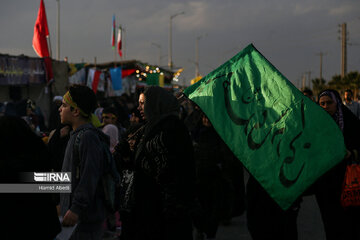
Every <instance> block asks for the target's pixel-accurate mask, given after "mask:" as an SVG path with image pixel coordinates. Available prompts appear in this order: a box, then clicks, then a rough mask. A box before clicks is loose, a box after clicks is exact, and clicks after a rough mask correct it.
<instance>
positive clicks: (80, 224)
mask: <svg viewBox="0 0 360 240" xmlns="http://www.w3.org/2000/svg"><path fill="white" fill-rule="evenodd" d="M95 107H96V97H95V94H94V92H93V91H92V90H91V89H90V88H88V87H86V86H79V85H75V86H72V87H70V89H69V91H68V92H67V93H66V94H65V95H64V97H63V102H62V105H61V107H60V109H59V111H60V118H61V123H62V124H69V125H71V127H72V130H73V131H72V132H71V133H70V139H69V141H68V144H67V147H66V150H65V157H64V162H63V165H62V172H71V193H61V194H60V212H61V216H63V221H62V225H63V226H74V225H75V224H77V226H76V228H75V231H74V232H73V234H72V236H71V239H72V240H74V239H101V238H102V225H103V222H104V220H105V202H104V193H103V189H102V182H101V176H102V175H103V174H104V168H105V164H106V162H105V159H104V156H105V155H104V152H103V149H102V148H101V142H100V141H101V140H100V136H101V134H102V132H101V131H100V130H98V129H96V127H98V126H99V125H100V122H99V121H98V119H97V117H96V116H95V115H94V114H92V112H93V111H94V110H95ZM96 120H97V121H96ZM80 132H82V136H81V138H79V142H78V145H76V141H77V140H78V138H77V136H78V134H79V133H80ZM75 146H77V147H78V148H77V149H75V150H74V148H75Z"/></svg>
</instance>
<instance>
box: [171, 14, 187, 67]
mask: <svg viewBox="0 0 360 240" xmlns="http://www.w3.org/2000/svg"><path fill="white" fill-rule="evenodd" d="M180 14H185V12H181V13H176V14H174V15H171V16H170V22H169V61H168V65H169V68H170V71H171V70H172V68H173V62H172V19H173V18H175V17H176V16H178V15H180Z"/></svg>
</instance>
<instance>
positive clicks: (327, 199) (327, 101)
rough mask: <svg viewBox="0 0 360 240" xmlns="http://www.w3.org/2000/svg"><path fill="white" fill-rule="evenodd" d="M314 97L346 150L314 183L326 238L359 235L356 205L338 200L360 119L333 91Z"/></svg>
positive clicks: (359, 144) (356, 146) (354, 156)
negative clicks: (349, 205) (336, 127)
mask: <svg viewBox="0 0 360 240" xmlns="http://www.w3.org/2000/svg"><path fill="white" fill-rule="evenodd" d="M318 99H319V105H320V106H321V107H322V108H323V109H324V110H325V111H326V112H327V113H329V114H330V115H331V117H332V118H333V119H334V121H335V122H336V124H337V125H338V126H339V128H340V130H341V132H342V133H343V136H344V140H345V146H346V149H347V151H348V153H347V155H346V157H345V159H344V160H343V161H341V162H340V163H339V164H338V165H336V166H335V167H333V168H332V169H331V170H329V171H328V172H327V173H326V174H324V175H323V176H322V177H320V178H319V180H318V181H317V182H316V183H315V184H314V187H315V196H316V201H317V203H318V205H319V208H320V212H321V218H322V220H323V223H324V229H325V234H326V239H327V240H329V239H334V240H335V239H360V220H359V219H360V218H359V214H360V212H359V207H350V208H347V209H344V208H343V207H342V206H341V203H340V199H341V188H342V184H343V181H344V175H345V169H346V165H347V163H348V162H351V161H359V157H358V156H359V154H358V153H359V151H360V141H359V136H360V120H359V119H358V118H357V117H356V116H355V115H354V114H353V113H352V112H351V111H350V110H349V109H348V108H347V107H346V106H344V105H343V103H342V101H341V98H340V95H339V93H338V92H337V91H335V90H330V89H329V90H324V91H323V92H321V93H320V94H319V97H318Z"/></svg>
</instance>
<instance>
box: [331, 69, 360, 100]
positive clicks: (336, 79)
mask: <svg viewBox="0 0 360 240" xmlns="http://www.w3.org/2000/svg"><path fill="white" fill-rule="evenodd" d="M329 88H332V89H335V90H337V91H338V92H339V93H340V94H341V95H343V94H344V92H345V90H346V89H351V90H352V91H353V92H354V96H356V95H357V94H358V92H359V88H360V73H359V72H357V71H353V72H349V73H348V74H346V75H345V77H344V78H343V79H341V76H340V75H335V76H333V77H332V79H331V81H330V82H329Z"/></svg>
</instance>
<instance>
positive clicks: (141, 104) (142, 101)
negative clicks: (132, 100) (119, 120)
mask: <svg viewBox="0 0 360 240" xmlns="http://www.w3.org/2000/svg"><path fill="white" fill-rule="evenodd" d="M138 110H139V112H140V114H141V117H142V118H143V119H145V94H144V93H141V94H140V96H139V107H138Z"/></svg>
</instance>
